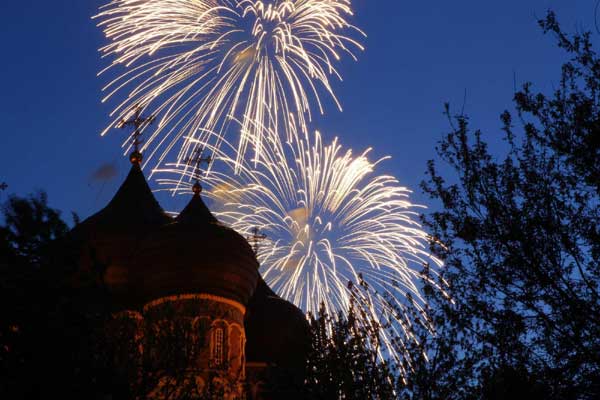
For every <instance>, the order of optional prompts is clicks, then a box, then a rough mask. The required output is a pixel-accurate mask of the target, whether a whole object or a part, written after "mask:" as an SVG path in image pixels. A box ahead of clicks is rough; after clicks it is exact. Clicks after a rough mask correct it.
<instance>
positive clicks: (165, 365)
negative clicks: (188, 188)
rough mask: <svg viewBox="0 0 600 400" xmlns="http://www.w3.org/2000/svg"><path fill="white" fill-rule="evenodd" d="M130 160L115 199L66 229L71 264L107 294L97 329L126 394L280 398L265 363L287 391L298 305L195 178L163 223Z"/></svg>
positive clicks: (303, 333) (299, 371) (298, 335)
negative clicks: (270, 280)
mask: <svg viewBox="0 0 600 400" xmlns="http://www.w3.org/2000/svg"><path fill="white" fill-rule="evenodd" d="M136 147H137V146H136ZM130 161H131V164H132V166H131V170H130V172H129V175H128V176H127V178H126V179H125V181H124V183H123V184H122V186H121V187H120V188H119V190H118V191H117V193H116V195H115V196H114V198H113V199H112V200H111V201H110V203H109V204H108V205H107V206H106V207H105V208H104V209H103V210H101V211H100V212H98V213H96V214H95V215H93V216H91V217H90V218H88V219H87V220H85V221H84V222H82V223H81V224H79V225H78V226H77V227H76V228H75V229H74V230H73V232H72V234H71V236H72V237H73V238H75V239H76V240H77V241H78V242H79V243H80V248H81V251H80V268H81V269H82V270H88V271H92V270H94V271H97V272H98V275H99V276H100V279H101V281H102V284H103V285H105V287H106V288H107V290H108V291H109V294H110V299H111V302H112V309H113V318H112V319H111V321H110V322H109V323H108V326H107V327H106V330H107V333H108V335H107V336H108V338H109V341H110V348H111V349H113V352H114V358H115V365H116V368H117V369H118V370H119V371H118V372H119V373H120V374H121V376H124V377H125V381H126V382H127V384H128V385H129V390H130V392H131V393H132V394H134V395H133V398H148V399H177V398H207V397H206V395H207V394H209V396H210V397H208V398H219V399H231V400H233V399H249V400H250V399H271V398H279V397H277V396H276V395H273V394H269V393H270V392H269V391H270V390H271V389H269V387H272V386H273V385H272V383H273V382H269V379H270V378H269V377H270V376H271V375H272V372H273V371H274V370H278V371H279V372H278V373H277V374H276V375H277V376H278V377H282V376H286V377H288V378H289V377H290V376H291V377H292V378H293V379H288V378H285V382H283V383H282V384H283V385H285V386H286V387H288V389H287V390H290V394H292V393H293V392H294V391H295V390H294V389H293V385H290V382H292V381H293V382H294V385H301V383H302V376H303V368H304V364H305V359H306V351H307V346H308V333H307V322H306V319H305V318H304V315H303V313H302V312H301V311H300V310H299V309H298V308H296V307H295V306H293V305H292V304H291V303H288V302H286V301H284V300H282V299H280V298H279V297H277V295H275V293H273V292H272V291H271V290H270V289H269V288H268V286H267V285H266V284H265V283H264V281H263V280H262V279H261V278H260V276H259V272H258V270H259V265H258V262H257V260H256V256H255V253H254V251H253V249H252V247H251V246H250V245H249V243H248V241H247V240H246V239H245V238H244V237H242V236H241V235H239V234H238V233H237V232H235V231H234V230H232V229H230V228H228V227H226V226H224V225H223V224H221V223H220V222H219V221H218V220H217V219H216V218H215V217H214V216H213V214H212V213H211V212H210V211H209V209H208V208H207V207H206V205H205V203H204V201H203V200H202V196H201V192H202V187H201V186H200V183H199V182H196V185H194V190H193V191H194V194H193V196H192V197H191V199H190V201H189V203H188V205H187V206H186V207H185V209H184V210H183V211H182V212H181V213H180V214H179V215H178V216H177V217H176V218H174V219H173V218H171V217H168V216H167V215H166V214H165V213H164V211H163V210H162V208H161V207H160V205H159V204H158V202H157V201H156V199H155V198H154V196H153V194H152V192H151V190H150V188H149V186H148V184H147V182H146V179H145V178H144V175H143V173H142V170H141V162H142V155H141V153H140V152H139V151H137V149H136V151H134V152H133V153H132V155H131V157H130ZM282 372H285V373H282ZM290 398H294V397H293V396H292V397H290Z"/></svg>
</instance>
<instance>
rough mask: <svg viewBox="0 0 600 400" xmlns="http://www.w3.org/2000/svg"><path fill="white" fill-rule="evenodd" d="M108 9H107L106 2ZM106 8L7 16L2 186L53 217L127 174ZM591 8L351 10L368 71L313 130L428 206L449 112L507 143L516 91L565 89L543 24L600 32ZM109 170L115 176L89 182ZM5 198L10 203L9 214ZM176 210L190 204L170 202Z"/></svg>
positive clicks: (567, 4)
mask: <svg viewBox="0 0 600 400" xmlns="http://www.w3.org/2000/svg"><path fill="white" fill-rule="evenodd" d="M106 1H108V0H106ZM104 2H105V0H53V1H48V0H19V1H16V0H4V1H2V2H1V4H0V18H2V21H1V23H0V36H1V38H2V48H1V51H2V62H1V63H0V76H1V79H2V87H1V89H2V91H1V92H0V117H1V121H2V131H1V133H0V181H6V182H7V183H8V184H9V185H10V188H9V192H11V193H16V194H19V195H25V194H27V193H30V192H32V191H34V190H36V189H39V188H42V189H45V190H46V191H47V192H48V194H49V198H50V203H51V205H52V206H54V207H57V208H59V209H61V210H64V211H65V213H68V212H70V211H76V212H78V213H79V214H80V215H81V216H82V217H86V216H88V215H89V214H90V213H92V212H93V211H95V210H98V209H99V208H101V207H103V206H104V205H105V204H106V202H107V201H108V200H109V199H110V197H111V196H112V195H113V193H114V191H115V190H116V188H117V187H118V185H119V184H120V182H121V181H122V179H123V177H124V175H125V174H126V172H127V170H128V168H129V166H128V163H127V160H126V159H124V158H121V149H120V146H119V145H120V143H121V139H122V134H121V133H118V132H115V133H114V134H112V135H110V136H109V137H107V138H100V137H99V133H100V131H101V130H102V129H103V128H104V127H105V125H106V124H107V122H108V113H109V112H110V109H109V107H108V106H106V105H102V104H101V103H100V98H101V91H100V89H101V86H102V83H103V82H105V80H103V79H101V78H97V77H96V73H97V72H98V71H99V70H100V69H101V68H102V67H104V66H105V65H106V64H105V62H104V61H102V60H100V57H99V54H98V52H97V49H98V48H99V47H100V46H101V45H102V44H103V43H104V40H103V36H102V34H101V32H100V30H99V29H97V28H96V27H95V23H94V22H93V21H91V19H90V17H91V16H92V15H94V14H95V12H96V10H97V8H98V7H99V6H100V5H101V4H103V3H104ZM594 7H595V0H503V1H482V0H455V1H446V0H430V1H408V0H354V9H355V12H356V18H355V23H356V24H357V25H358V26H360V27H361V28H362V29H363V30H365V31H366V32H367V34H368V38H367V39H366V47H367V49H366V51H365V52H364V53H362V54H360V60H359V62H358V63H354V62H352V61H350V60H346V62H344V63H343V64H342V66H341V67H340V70H341V72H342V73H343V75H344V78H345V81H344V82H343V83H339V84H336V87H337V93H338V95H339V98H340V99H341V100H342V103H343V105H344V112H343V113H339V112H337V111H336V110H335V109H334V108H332V107H329V111H328V113H327V115H326V118H323V119H319V120H317V121H315V124H314V128H318V129H320V130H321V131H322V133H323V135H324V136H325V137H329V138H333V136H340V137H341V141H342V144H345V145H348V146H350V147H352V148H354V149H355V150H356V151H361V150H363V149H364V148H366V147H373V148H374V153H373V154H374V155H376V156H384V155H388V154H389V155H391V156H392V157H393V159H392V160H391V161H388V162H386V163H385V164H383V165H382V169H381V172H385V173H390V174H393V175H395V176H397V177H398V179H399V180H400V181H401V183H402V184H404V185H406V186H409V187H411V188H413V189H414V190H415V193H414V196H413V199H414V200H415V201H416V202H421V203H427V199H426V198H425V197H424V196H423V195H422V194H421V193H420V190H419V188H418V184H419V182H420V181H421V180H422V179H423V177H424V171H425V167H426V161H427V160H428V159H431V158H434V157H435V153H434V146H435V143H436V141H437V140H439V138H440V137H441V135H442V134H443V133H444V132H445V131H446V130H447V128H448V125H447V121H446V120H445V119H444V116H443V115H442V109H443V104H444V102H446V101H449V102H451V103H452V104H453V105H454V107H455V108H456V109H460V108H461V107H462V104H463V97H464V93H465V90H466V92H467V101H466V105H465V110H466V112H467V113H468V114H469V115H470V116H471V119H472V121H473V123H474V124H475V125H477V126H479V127H482V128H485V130H486V131H487V132H488V133H489V135H490V136H492V137H493V136H498V135H499V129H498V127H499V120H498V115H499V113H500V112H501V111H502V110H504V109H506V108H507V107H510V104H511V98H512V93H513V77H514V76H515V74H516V78H517V82H518V83H522V82H525V81H533V82H534V83H536V85H537V86H538V87H539V88H541V89H543V90H551V88H552V86H553V84H555V83H556V82H557V78H558V73H559V67H560V63H561V61H562V60H563V59H564V55H563V53H562V52H561V51H560V50H558V49H557V48H556V46H555V44H554V40H553V39H552V38H551V37H549V36H544V35H542V33H541V31H540V29H539V28H538V26H537V24H536V17H541V16H543V15H544V14H545V12H546V10H547V9H549V8H551V9H553V10H555V11H556V12H557V14H558V16H559V19H560V21H562V24H563V26H564V28H565V29H566V30H567V31H570V32H572V31H575V30H586V29H592V28H593V27H594ZM106 163H113V164H115V165H117V166H118V171H119V175H118V176H117V177H115V178H113V179H111V180H108V181H106V182H102V181H98V180H94V179H92V174H93V173H94V171H96V170H97V169H98V168H99V167H100V166H101V165H103V164H106ZM5 199H6V193H0V201H3V200H5ZM166 203H167V204H164V206H165V208H167V209H174V208H175V209H176V208H179V207H180V206H181V200H167V201H166Z"/></svg>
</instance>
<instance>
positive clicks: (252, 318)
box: [245, 278, 310, 378]
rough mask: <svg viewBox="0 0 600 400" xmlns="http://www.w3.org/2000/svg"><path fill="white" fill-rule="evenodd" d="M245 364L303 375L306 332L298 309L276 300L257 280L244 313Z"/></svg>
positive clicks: (306, 349) (308, 343) (290, 304)
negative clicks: (265, 365) (266, 366)
mask: <svg viewBox="0 0 600 400" xmlns="http://www.w3.org/2000/svg"><path fill="white" fill-rule="evenodd" d="M245 327H246V339H247V342H246V360H247V362H256V363H266V364H268V365H274V366H277V367H279V368H282V369H284V370H287V371H289V372H291V373H292V374H293V375H296V377H298V378H302V377H303V375H304V369H305V364H306V359H307V355H308V351H309V349H310V331H309V325H308V321H307V319H306V316H305V315H304V313H303V312H302V310H300V309H299V308H298V307H296V306H295V305H293V304H292V303H290V302H288V301H286V300H283V299H282V298H280V297H279V296H277V295H276V294H275V293H274V292H273V291H272V290H271V289H270V288H269V286H268V285H267V284H266V283H265V281H264V280H263V279H262V278H260V279H259V282H258V286H257V287H256V291H255V293H254V296H252V299H251V300H250V303H249V304H248V309H247V311H246V321H245Z"/></svg>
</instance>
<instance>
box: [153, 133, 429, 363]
mask: <svg viewBox="0 0 600 400" xmlns="http://www.w3.org/2000/svg"><path fill="white" fill-rule="evenodd" d="M202 146H207V144H206V143H203V144H202ZM225 148H227V146H222V149H221V150H219V149H214V148H213V149H212V150H213V151H214V154H215V160H216V161H215V166H214V168H213V169H212V170H211V171H210V173H208V174H205V175H206V176H203V177H202V181H203V184H204V186H205V188H206V189H207V190H205V193H206V195H207V196H208V197H210V198H211V199H212V200H213V206H212V209H213V210H214V211H215V214H217V216H218V217H219V219H220V220H221V221H222V222H224V223H226V224H228V225H229V226H231V227H232V228H234V229H235V230H237V231H238V232H239V233H241V234H242V235H245V236H246V237H252V236H253V232H256V228H258V230H259V232H261V233H262V234H264V235H265V236H266V240H264V241H263V242H262V243H261V245H260V247H259V248H258V251H257V256H258V259H259V262H260V264H261V273H262V276H263V277H264V279H265V280H266V281H267V283H268V284H269V285H270V286H271V287H272V288H273V289H274V290H275V291H276V292H277V293H278V294H279V295H280V296H282V297H284V298H286V299H287V300H290V301H292V302H293V303H295V304H296V305H297V306H299V307H301V308H302V309H303V310H305V311H307V312H312V313H314V314H316V313H317V312H318V310H319V308H320V305H321V304H324V305H325V308H326V311H327V312H328V313H329V314H330V315H335V314H337V312H339V311H341V312H343V313H345V312H347V311H348V309H349V307H350V305H351V303H353V304H354V306H355V307H356V306H358V307H360V308H361V309H360V310H358V311H360V313H359V316H360V315H363V317H362V318H364V321H363V322H364V323H365V324H366V323H369V322H371V321H375V322H377V323H378V324H381V325H391V329H392V330H391V331H389V330H388V331H383V330H382V339H383V343H384V345H385V346H384V347H387V350H390V351H391V353H392V354H391V355H394V356H397V355H398V354H393V347H394V346H391V340H392V337H400V338H402V337H404V338H406V337H407V336H409V333H408V331H409V330H408V329H407V325H406V324H407V323H408V322H407V321H408V319H407V318H402V317H399V315H398V310H406V308H405V307H406V305H407V303H406V301H405V299H406V295H407V293H410V294H411V297H413V298H414V299H416V300H417V302H416V303H417V307H419V306H420V304H422V298H421V295H420V289H419V287H418V281H419V279H420V271H421V269H422V266H423V264H424V263H429V264H431V265H432V266H434V267H435V266H440V265H441V262H440V261H439V260H437V259H435V258H433V257H431V255H430V254H429V253H428V251H427V239H428V235H427V234H426V233H425V232H424V231H423V230H422V229H421V227H420V226H419V224H418V223H417V222H415V217H416V215H417V212H416V209H417V207H418V206H415V205H413V204H412V203H410V201H409V193H410V191H409V190H408V189H407V188H405V187H402V186H400V185H399V184H398V182H397V180H396V179H395V178H393V177H392V176H387V175H376V174H375V168H376V167H377V165H378V164H379V163H380V162H382V161H383V160H384V159H381V160H379V161H377V162H371V161H369V159H368V153H369V151H365V152H364V153H362V154H360V155H358V156H355V155H353V153H352V151H350V150H343V148H342V146H341V145H340V144H339V143H338V140H337V139H336V140H334V141H333V142H332V143H331V144H329V145H325V144H324V143H323V141H322V139H321V136H320V134H319V133H318V132H317V133H315V135H314V136H312V135H311V136H308V135H307V136H305V137H303V138H302V139H301V140H297V141H295V142H294V143H286V144H281V142H279V141H271V140H269V141H267V142H265V150H266V151H265V152H264V153H263V155H262V157H261V158H260V159H259V160H253V161H252V162H249V163H245V164H243V165H242V166H241V168H240V172H239V174H237V175H236V174H232V173H231V172H232V170H233V169H234V168H235V167H236V166H237V165H238V164H237V162H236V160H235V159H234V158H232V157H229V156H227V154H226V153H227V151H223V149H225ZM230 151H231V152H232V154H234V153H235V149H234V148H233V147H232V148H231V149H230ZM186 171H187V170H186V169H185V168H184V167H183V166H181V165H172V166H170V167H167V168H164V169H162V170H158V171H156V172H159V173H160V174H161V175H159V176H162V174H175V175H170V176H174V178H170V177H168V178H159V179H158V183H159V184H160V185H161V186H162V187H163V188H165V190H168V191H171V192H174V193H185V192H189V191H190V188H191V185H192V184H193V182H194V180H195V179H196V178H197V177H196V176H194V174H193V173H191V172H189V171H187V172H186ZM349 282H350V283H351V284H353V286H355V287H356V286H358V284H360V283H361V282H364V283H366V284H367V287H368V289H367V290H358V291H357V290H352V287H351V286H352V285H351V286H349ZM432 284H435V283H434V282H432ZM357 296H358V297H359V298H357ZM353 299H354V300H355V301H354V302H353V301H352V300H353ZM401 312H402V311H401ZM411 339H414V338H411ZM389 353H390V352H388V355H389Z"/></svg>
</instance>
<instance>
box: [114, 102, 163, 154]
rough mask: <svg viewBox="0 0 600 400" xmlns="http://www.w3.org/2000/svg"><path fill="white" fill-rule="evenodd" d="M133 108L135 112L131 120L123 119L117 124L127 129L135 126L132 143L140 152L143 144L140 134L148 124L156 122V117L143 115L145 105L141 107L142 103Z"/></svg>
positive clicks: (136, 150) (134, 148) (137, 151)
mask: <svg viewBox="0 0 600 400" xmlns="http://www.w3.org/2000/svg"><path fill="white" fill-rule="evenodd" d="M133 110H134V112H133V116H132V117H131V119H129V120H125V119H122V120H121V121H119V123H118V124H117V128H121V129H125V128H128V127H130V126H133V127H134V129H135V130H134V131H133V133H132V134H131V140H132V143H131V144H132V145H133V150H134V152H136V153H139V151H140V145H141V144H142V140H141V139H140V136H142V131H143V130H144V128H146V127H147V126H148V125H151V124H152V123H153V122H154V120H155V119H156V117H155V116H154V115H150V116H148V117H143V116H142V111H143V107H141V106H140V105H136V106H135V107H134V108H133Z"/></svg>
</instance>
